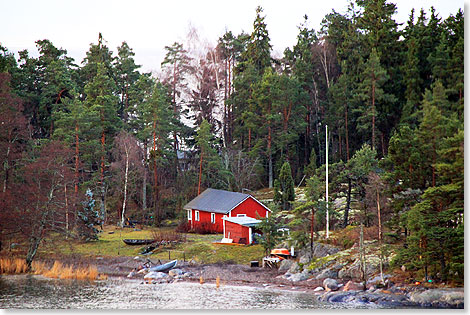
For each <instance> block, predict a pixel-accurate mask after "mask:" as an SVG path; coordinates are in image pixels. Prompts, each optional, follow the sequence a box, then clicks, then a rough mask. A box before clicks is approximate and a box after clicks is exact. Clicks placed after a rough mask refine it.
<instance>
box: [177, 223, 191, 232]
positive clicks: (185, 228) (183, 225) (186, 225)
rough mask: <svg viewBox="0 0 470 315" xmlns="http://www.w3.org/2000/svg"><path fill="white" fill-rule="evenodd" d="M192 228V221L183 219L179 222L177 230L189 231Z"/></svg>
mask: <svg viewBox="0 0 470 315" xmlns="http://www.w3.org/2000/svg"><path fill="white" fill-rule="evenodd" d="M190 230H191V223H189V222H188V221H183V222H180V223H179V224H178V226H177V227H176V229H175V231H176V232H178V233H188V232H189V231H190Z"/></svg>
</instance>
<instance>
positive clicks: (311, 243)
mask: <svg viewBox="0 0 470 315" xmlns="http://www.w3.org/2000/svg"><path fill="white" fill-rule="evenodd" d="M314 225H315V208H314V207H313V206H312V219H311V222H310V251H311V252H312V253H313V229H314Z"/></svg>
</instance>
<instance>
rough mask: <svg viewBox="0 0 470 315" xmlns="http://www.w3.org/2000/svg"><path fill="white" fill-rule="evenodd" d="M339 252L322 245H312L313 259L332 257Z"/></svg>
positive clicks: (336, 249) (335, 248)
mask: <svg viewBox="0 0 470 315" xmlns="http://www.w3.org/2000/svg"><path fill="white" fill-rule="evenodd" d="M337 252H339V248H337V247H334V246H331V245H328V244H322V243H314V244H313V251H312V256H313V257H325V256H329V255H333V254H336V253H337Z"/></svg>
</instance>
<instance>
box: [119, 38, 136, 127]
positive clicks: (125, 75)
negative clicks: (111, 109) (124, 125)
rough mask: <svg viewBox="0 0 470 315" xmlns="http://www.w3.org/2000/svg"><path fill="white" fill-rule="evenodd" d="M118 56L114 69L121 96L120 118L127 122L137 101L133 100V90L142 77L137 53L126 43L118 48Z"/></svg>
mask: <svg viewBox="0 0 470 315" xmlns="http://www.w3.org/2000/svg"><path fill="white" fill-rule="evenodd" d="M117 50H118V55H117V57H116V59H115V61H114V68H115V72H116V85H117V90H118V91H119V92H118V93H119V95H120V96H121V98H120V102H119V108H118V113H119V117H120V118H121V119H122V120H123V121H124V122H127V120H128V111H129V110H132V107H133V106H134V105H136V104H135V101H134V100H133V99H132V96H133V94H135V93H133V90H134V89H135V88H136V87H135V84H136V82H137V80H138V79H139V77H140V74H139V72H138V71H137V69H139V68H140V66H138V65H136V64H135V61H134V56H135V53H134V52H133V51H132V48H130V47H129V45H128V44H127V43H126V42H122V44H121V46H120V47H118V49H117Z"/></svg>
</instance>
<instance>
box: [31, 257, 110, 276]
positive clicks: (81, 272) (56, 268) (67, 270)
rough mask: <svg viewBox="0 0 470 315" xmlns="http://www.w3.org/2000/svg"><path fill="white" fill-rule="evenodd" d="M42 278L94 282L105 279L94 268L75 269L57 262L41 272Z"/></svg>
mask: <svg viewBox="0 0 470 315" xmlns="http://www.w3.org/2000/svg"><path fill="white" fill-rule="evenodd" d="M40 274H42V275H43V276H44V277H48V278H56V279H77V280H96V279H101V280H103V279H106V278H107V277H106V276H105V275H100V274H99V273H98V269H96V267H95V266H88V267H77V268H74V267H73V266H68V265H64V264H62V263H61V262H59V261H57V260H56V261H55V262H54V265H53V266H52V268H51V269H49V270H45V271H42V272H41V273H40Z"/></svg>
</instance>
